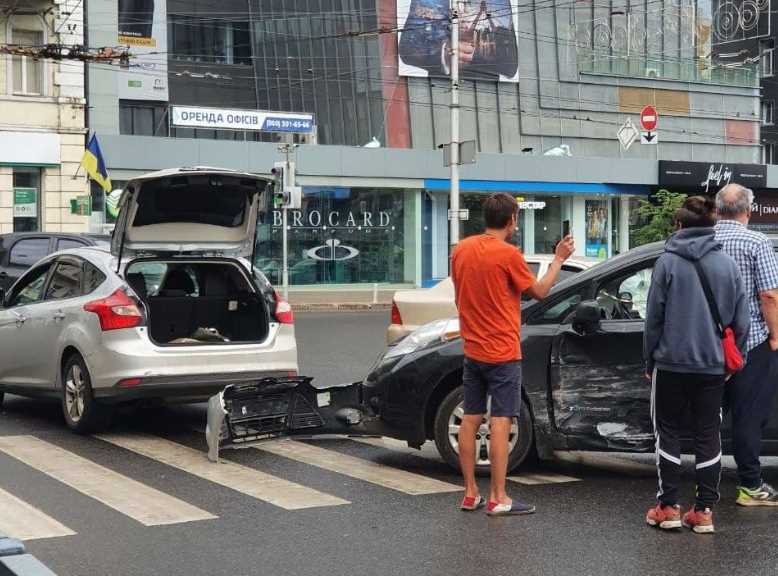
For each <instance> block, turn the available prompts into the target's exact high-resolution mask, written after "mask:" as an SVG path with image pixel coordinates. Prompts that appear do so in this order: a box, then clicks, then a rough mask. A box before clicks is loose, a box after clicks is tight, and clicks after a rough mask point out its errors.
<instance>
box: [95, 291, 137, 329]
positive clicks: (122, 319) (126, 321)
mask: <svg viewBox="0 0 778 576" xmlns="http://www.w3.org/2000/svg"><path fill="white" fill-rule="evenodd" d="M84 310H86V311H87V312H93V313H95V314H97V317H98V318H99V319H100V328H102V329H103V331H108V330H121V329H122V328H134V327H135V326H140V325H141V324H143V314H142V313H141V311H140V309H139V308H138V305H137V304H136V303H135V301H134V300H132V298H130V297H129V296H127V294H125V292H124V291H123V290H122V289H121V288H119V289H118V290H117V291H116V292H114V293H113V294H111V295H110V296H108V297H107V298H103V299H102V300H95V301H93V302H87V303H86V304H84Z"/></svg>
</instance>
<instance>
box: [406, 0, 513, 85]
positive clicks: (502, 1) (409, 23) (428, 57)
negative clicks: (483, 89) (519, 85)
mask: <svg viewBox="0 0 778 576" xmlns="http://www.w3.org/2000/svg"><path fill="white" fill-rule="evenodd" d="M396 1H397V27H398V28H399V33H398V37H399V39H398V42H399V47H398V54H399V63H398V68H399V74H400V76H416V77H422V78H426V77H434V76H448V75H450V73H451V62H450V56H449V52H450V50H449V35H450V32H449V13H450V7H449V6H450V0H396ZM459 5H460V9H461V11H460V14H461V16H460V32H459V54H460V77H461V78H463V79H466V80H499V81H500V82H518V81H519V39H518V32H517V31H518V18H519V12H518V0H464V1H460V2H459Z"/></svg>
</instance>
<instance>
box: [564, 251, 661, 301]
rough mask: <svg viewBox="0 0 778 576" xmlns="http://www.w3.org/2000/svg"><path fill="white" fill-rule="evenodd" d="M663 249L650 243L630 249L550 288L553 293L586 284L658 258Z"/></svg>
mask: <svg viewBox="0 0 778 576" xmlns="http://www.w3.org/2000/svg"><path fill="white" fill-rule="evenodd" d="M664 249H665V243H664V242H652V243H651V244H644V245H643V246H638V247H636V248H632V249H630V250H628V251H626V252H624V253H622V254H618V255H616V256H613V257H612V258H608V259H607V260H603V261H601V262H600V263H599V264H597V265H596V266H592V267H591V268H588V269H587V270H583V271H582V272H579V273H578V274H575V275H573V276H569V277H567V278H565V279H563V280H561V281H560V282H559V283H557V284H556V285H555V286H554V287H553V288H552V290H553V291H554V292H558V291H559V290H564V289H565V288H567V287H568V286H572V285H573V284H577V283H579V282H586V281H587V280H589V279H591V278H596V277H598V276H602V275H604V274H608V273H610V272H612V271H614V270H618V269H621V268H624V267H626V266H629V265H630V264H632V263H635V262H640V261H642V260H645V259H646V258H651V257H659V256H660V255H661V254H662V252H664Z"/></svg>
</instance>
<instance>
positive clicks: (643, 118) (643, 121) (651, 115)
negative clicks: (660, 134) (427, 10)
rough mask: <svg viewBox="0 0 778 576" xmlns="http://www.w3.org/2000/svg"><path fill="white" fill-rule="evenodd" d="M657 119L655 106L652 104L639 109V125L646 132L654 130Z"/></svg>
mask: <svg viewBox="0 0 778 576" xmlns="http://www.w3.org/2000/svg"><path fill="white" fill-rule="evenodd" d="M658 120H659V115H658V114H657V113H656V108H654V107H653V106H650V105H649V106H644V107H643V110H641V111H640V125H641V126H642V127H643V130H645V131H646V132H653V131H654V130H656V124H657V121H658Z"/></svg>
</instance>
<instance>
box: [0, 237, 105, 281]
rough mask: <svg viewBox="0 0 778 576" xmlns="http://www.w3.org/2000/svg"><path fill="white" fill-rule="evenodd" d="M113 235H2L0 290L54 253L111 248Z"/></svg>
mask: <svg viewBox="0 0 778 576" xmlns="http://www.w3.org/2000/svg"><path fill="white" fill-rule="evenodd" d="M110 243H111V238H110V236H102V235H98V234H65V233H59V232H15V233H13V234H2V235H0V288H3V289H5V290H7V289H8V288H10V287H11V285H12V284H13V283H14V282H16V280H17V278H19V276H21V275H22V274H23V273H24V272H25V271H26V270H27V269H28V268H30V267H31V266H32V265H33V264H35V263H36V262H37V261H38V260H40V259H41V258H43V257H44V256H48V255H49V254H51V253H52V252H58V251H59V250H66V249H68V248H80V247H82V246H109V245H110Z"/></svg>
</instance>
